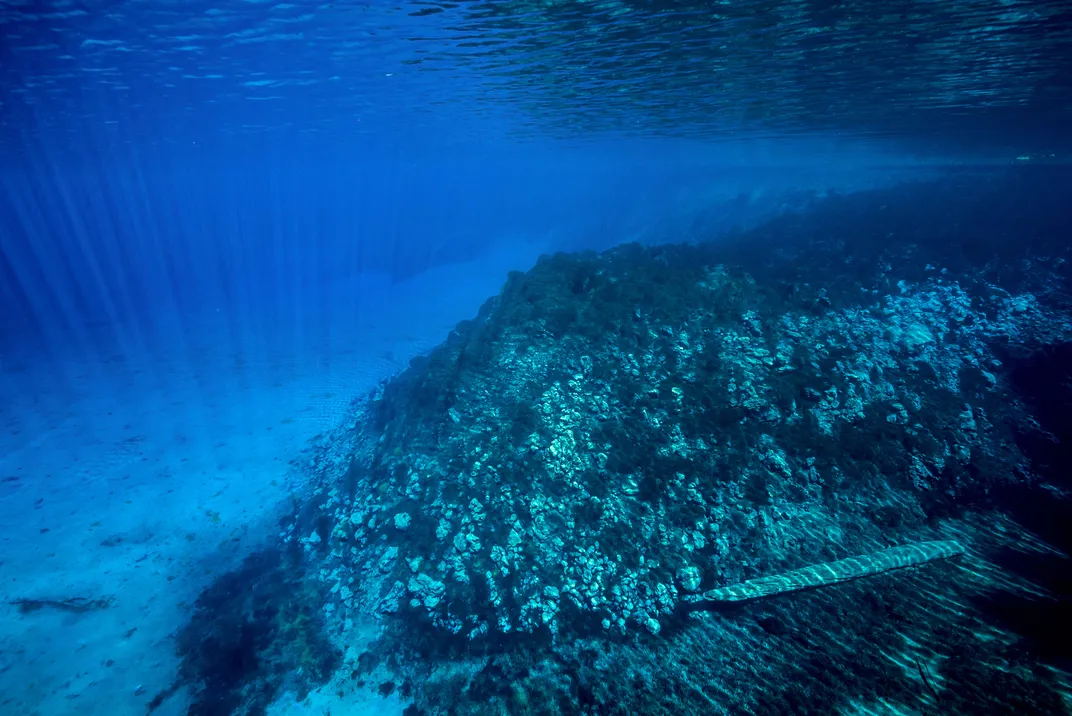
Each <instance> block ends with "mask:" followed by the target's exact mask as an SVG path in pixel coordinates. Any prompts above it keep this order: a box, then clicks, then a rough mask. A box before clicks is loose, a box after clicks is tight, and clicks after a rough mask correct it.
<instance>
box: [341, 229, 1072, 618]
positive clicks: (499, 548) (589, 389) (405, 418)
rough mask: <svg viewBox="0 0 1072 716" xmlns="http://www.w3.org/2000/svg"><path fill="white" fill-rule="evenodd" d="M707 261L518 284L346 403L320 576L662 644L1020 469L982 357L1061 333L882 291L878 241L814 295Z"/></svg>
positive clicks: (1042, 321)
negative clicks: (705, 597) (754, 591)
mask: <svg viewBox="0 0 1072 716" xmlns="http://www.w3.org/2000/svg"><path fill="white" fill-rule="evenodd" d="M724 254H725V252H724V251H722V250H720V249H718V248H716V247H710V246H668V247H659V248H644V247H640V246H636V245H632V246H623V247H620V248H617V249H614V250H611V251H608V252H606V253H603V254H599V255H597V254H592V253H587V254H577V255H562V254H560V255H556V256H553V257H546V258H544V259H542V260H541V261H540V262H539V264H538V265H537V266H536V267H535V268H533V269H532V270H531V271H529V272H528V273H524V274H522V273H513V274H511V275H510V277H509V279H508V281H507V282H506V285H505V286H504V287H503V289H502V292H501V293H500V294H499V295H498V296H496V297H495V298H493V299H491V300H489V301H488V302H487V303H486V304H485V305H484V307H483V308H482V309H481V311H480V314H479V316H478V317H477V318H476V319H474V320H472V321H465V322H463V323H461V324H459V325H458V327H457V328H456V329H455V330H454V331H453V332H452V334H451V335H450V337H449V338H448V340H447V341H446V342H445V343H444V344H443V345H441V346H440V347H438V348H436V349H435V350H433V351H432V352H431V353H430V354H429V355H427V356H425V357H421V358H418V359H416V360H414V361H413V363H412V364H411V366H410V367H409V368H408V369H407V370H406V371H404V372H403V373H402V374H401V375H399V376H397V377H396V378H394V379H393V380H391V381H389V382H387V383H386V384H384V385H382V386H381V387H380V388H379V389H378V390H377V392H376V393H375V394H374V395H373V396H371V397H370V399H369V400H368V401H367V403H365V404H364V405H363V407H362V415H361V416H360V419H359V420H358V424H357V428H356V430H355V431H354V432H353V434H352V440H353V446H354V447H353V451H352V453H353V458H352V459H353V466H352V467H351V468H350V470H349V471H348V474H352V473H355V472H356V473H358V474H359V475H360V476H361V478H360V479H359V480H358V481H357V482H356V483H355V484H354V487H353V491H352V495H347V496H346V497H345V498H344V497H342V496H340V497H338V499H336V500H334V501H330V502H329V506H330V507H332V508H333V512H332V519H333V520H334V521H335V522H336V524H337V529H335V530H333V531H332V532H331V534H332V535H336V538H335V539H336V545H335V549H334V551H333V552H332V554H333V558H332V563H331V564H330V567H329V569H330V570H331V571H332V573H333V574H334V573H335V572H342V573H345V574H349V575H352V576H357V577H358V581H359V582H360V583H361V584H362V585H363V587H362V588H363V589H364V590H366V591H367V592H369V593H370V599H369V603H370V604H383V603H384V602H383V600H384V599H387V602H386V603H388V604H391V605H394V604H395V603H396V601H397V600H396V599H393V598H388V597H390V595H391V594H392V593H397V591H398V589H399V586H398V585H408V586H407V587H406V591H408V592H409V594H410V595H411V597H410V599H409V600H408V603H409V604H410V605H411V607H412V608H413V609H414V610H415V616H416V617H417V618H420V619H426V620H428V621H429V623H430V624H431V625H432V626H434V627H436V628H438V629H440V630H442V631H443V632H444V633H450V634H458V635H463V636H467V637H469V638H480V637H484V636H485V635H488V634H494V633H512V634H517V633H525V632H540V631H547V632H549V633H550V634H552V635H554V634H559V633H560V632H562V631H563V630H574V629H583V628H587V627H586V626H585V625H588V624H600V623H602V624H604V625H606V624H609V625H610V628H611V629H612V630H616V631H619V632H622V631H628V630H632V629H643V630H644V631H647V632H650V633H658V631H659V622H660V620H665V619H666V618H667V617H668V616H669V615H671V614H672V613H673V612H674V611H675V609H677V607H678V606H679V605H680V604H681V603H682V601H683V599H684V596H685V595H686V594H688V593H696V592H698V591H700V590H708V591H709V590H712V589H718V588H720V587H725V586H728V585H732V584H735V583H738V582H742V581H745V580H748V579H750V578H754V577H757V576H762V575H764V574H769V573H773V572H777V571H785V570H786V569H791V568H794V567H798V566H802V565H803V564H808V563H822V562H828V561H831V560H833V559H837V558H840V557H845V556H848V555H851V554H855V553H859V552H860V551H861V548H860V547H858V546H857V545H856V544H854V543H853V542H851V541H848V540H846V539H844V537H843V535H844V534H845V532H846V530H849V529H851V530H853V531H854V532H855V533H856V534H857V535H858V538H857V539H858V540H863V539H864V538H866V539H868V540H870V542H869V544H868V545H867V549H869V550H873V549H875V548H876V544H877V545H878V546H879V547H881V546H889V545H890V544H894V543H896V542H897V541H901V542H907V541H913V540H917V539H921V538H926V537H927V535H926V533H925V530H924V523H925V521H926V520H927V519H928V518H929V517H933V516H937V515H942V514H945V513H947V512H948V511H949V510H951V509H953V508H954V506H955V505H957V504H960V503H961V502H963V501H965V500H969V499H974V498H975V497H976V496H979V495H983V494H985V493H986V492H987V491H988V490H989V489H991V488H992V487H993V486H995V485H997V484H1001V483H1005V482H1009V481H1014V480H1017V479H1023V476H1022V472H1020V471H1018V469H1017V467H1016V466H1017V464H1018V461H1019V457H1018V454H1017V450H1016V447H1015V444H1014V442H1013V441H1012V440H1011V439H1010V433H1009V430H1010V428H1009V425H1010V423H1011V422H1014V421H1015V420H1016V419H1017V416H1018V413H1017V411H1018V408H1017V407H1016V405H1015V404H1010V403H1009V402H1008V401H1006V400H1005V399H1004V398H1003V397H1002V396H1001V393H1000V385H1001V378H1000V375H1001V370H1002V364H1001V361H1000V360H999V359H998V357H997V355H996V354H995V353H994V350H993V346H994V345H995V344H997V343H1000V342H1009V341H1016V342H1025V341H1047V340H1054V339H1056V338H1058V337H1069V336H1072V324H1070V323H1069V322H1068V321H1067V319H1063V318H1062V317H1060V316H1058V315H1056V314H1053V313H1050V312H1048V311H1047V310H1046V309H1045V308H1043V307H1042V306H1041V305H1040V304H1039V303H1038V301H1037V300H1036V299H1035V297H1034V296H1032V295H1030V294H1028V293H1021V294H1009V293H1007V292H1003V291H999V290H997V289H996V288H994V287H993V286H990V285H989V284H987V283H986V282H985V280H984V279H982V278H981V277H972V276H962V277H960V280H955V279H953V278H951V277H950V276H949V275H947V274H945V273H942V272H938V271H932V272H922V271H921V272H919V274H918V276H917V278H916V279H915V280H912V281H908V280H900V281H899V282H897V284H896V285H891V282H890V277H889V276H888V275H887V273H886V269H887V267H888V264H889V262H890V261H892V260H895V259H896V260H898V261H903V260H904V257H903V256H898V255H897V254H896V251H894V250H892V249H891V252H890V253H889V255H888V256H885V257H881V260H875V261H873V262H872V263H871V264H870V265H858V266H855V267H854V268H853V270H852V271H848V269H846V270H845V271H842V272H841V273H840V275H836V273H835V272H834V271H833V270H831V271H830V272H829V274H830V275H829V276H824V275H822V274H821V273H815V274H813V275H812V276H810V278H811V279H812V280H810V281H806V280H804V277H803V276H800V277H798V278H796V279H795V280H787V279H785V278H782V279H780V280H778V281H775V280H774V278H773V277H772V275H771V273H772V269H771V267H770V266H763V265H759V266H753V267H752V268H751V269H747V268H745V267H744V266H742V265H735V264H732V263H728V262H726V258H727V257H726V256H725V255H724ZM891 505H897V507H896V508H895V509H894V508H890V506H891ZM891 509H894V511H895V513H896V514H895V515H894V516H893V517H891V516H890V515H889V514H888V513H889V511H890V510H891ZM353 514H361V515H362V516H364V515H370V517H369V518H368V520H367V523H365V525H364V526H362V525H358V524H356V523H355V521H354V520H353V518H352V515H353ZM377 515H382V517H380V518H377V517H376V516H377ZM875 515H883V517H884V519H883V520H882V521H881V523H880V522H876V520H875V517H874V516H875ZM390 516H393V518H392V517H390ZM891 524H896V525H898V529H897V530H890V529H889V525H891ZM340 531H341V536H340ZM355 544H356V545H357V546H356V547H354V546H353V545H355ZM397 557H401V558H402V559H398V558H397ZM369 565H378V569H377V570H370V568H369ZM377 571H378V572H379V574H378V575H377ZM373 577H375V578H373ZM391 609H392V610H393V606H392V607H391Z"/></svg>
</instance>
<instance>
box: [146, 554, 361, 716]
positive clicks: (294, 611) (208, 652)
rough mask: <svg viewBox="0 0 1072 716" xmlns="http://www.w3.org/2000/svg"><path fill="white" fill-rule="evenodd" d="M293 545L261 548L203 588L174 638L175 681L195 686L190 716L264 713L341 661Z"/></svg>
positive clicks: (320, 680) (306, 688)
mask: <svg viewBox="0 0 1072 716" xmlns="http://www.w3.org/2000/svg"><path fill="white" fill-rule="evenodd" d="M288 552H289V553H288ZM294 552H295V551H294V550H287V549H285V548H284V549H280V548H268V549H265V550H263V551H260V552H257V553H255V554H253V555H251V556H250V557H248V558H247V559H246V560H245V561H244V562H243V564H242V566H241V567H240V568H239V569H237V570H235V571H234V572H230V573H228V574H226V575H224V576H222V577H221V578H219V579H217V580H216V581H215V582H214V583H213V584H212V585H211V586H210V587H209V588H208V589H206V590H205V591H204V592H203V593H202V594H201V596H200V598H199V599H198V601H197V604H196V605H195V609H194V613H193V616H192V618H191V619H190V621H189V623H188V624H186V625H185V626H184V627H183V629H182V630H181V631H180V632H179V635H178V638H177V643H178V651H179V654H180V656H181V657H182V671H181V676H180V680H179V683H177V684H176V685H175V686H173V687H172V692H173V690H174V689H176V688H177V687H178V686H179V685H182V684H186V685H189V686H190V687H191V688H192V690H193V693H194V703H193V705H192V706H191V707H190V709H189V710H188V713H189V714H190V716H223V715H225V714H235V713H242V714H248V715H250V716H255V715H256V714H263V713H265V712H266V709H267V707H268V706H269V704H271V703H272V702H273V701H274V700H275V699H276V698H277V697H278V696H280V695H281V693H282V692H283V691H284V690H285V689H289V690H291V691H293V692H294V694H295V695H296V696H297V698H299V699H301V698H304V697H305V695H306V694H307V693H308V692H309V690H310V689H311V688H313V687H315V686H316V685H318V684H320V683H323V682H324V681H326V680H327V679H328V678H330V676H331V674H332V673H333V672H334V671H335V669H336V668H338V666H339V665H340V664H341V654H340V652H339V651H338V649H337V648H336V647H335V646H334V645H333V644H332V643H331V642H330V641H329V640H328V638H327V636H326V633H325V631H324V615H323V612H322V611H321V607H322V605H323V601H324V594H323V593H322V590H320V589H318V585H317V582H316V581H315V580H312V579H309V578H307V577H306V574H305V567H304V565H303V560H302V559H301V555H300V554H295V553H294ZM168 695H170V692H169V693H166V694H161V695H160V696H159V697H157V698H158V700H157V701H156V702H155V704H154V705H159V703H160V702H161V701H162V700H163V698H166V696H168ZM151 710H152V709H150V711H151Z"/></svg>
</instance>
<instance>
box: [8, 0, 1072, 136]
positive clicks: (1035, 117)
mask: <svg viewBox="0 0 1072 716" xmlns="http://www.w3.org/2000/svg"><path fill="white" fill-rule="evenodd" d="M1070 23H1072V3H1068V2H1064V1H1061V0H1050V1H1047V2H1021V1H1017V0H1003V1H1002V2H991V1H984V0H977V1H958V2H885V1H883V2H880V1H878V0H872V1H867V0H863V1H857V2H831V1H828V0H821V1H809V2H771V1H769V0H752V1H743V2H739V1H735V2H699V1H694V2H690V1H683V2H651V1H643V0H605V1H589V0H515V1H513V2H461V3H402V4H386V3H368V2H365V3H360V2H358V3H347V2H326V3H325V2H320V3H316V2H313V3H310V2H301V1H300V0H299V1H297V2H218V3H196V2H193V3H192V2H73V1H64V2H54V3H47V4H46V3H40V2H29V1H25V2H19V1H15V2H11V1H7V2H3V3H0V32H2V33H3V38H4V42H3V63H2V68H0V79H2V82H3V87H4V91H3V95H2V101H3V107H2V112H3V114H2V117H3V123H4V126H5V128H6V129H7V130H8V131H11V130H16V131H18V132H23V133H25V132H28V131H54V130H69V131H81V130H84V129H85V124H86V123H87V122H90V123H92V124H93V126H94V128H95V129H94V131H99V130H100V127H101V126H104V127H109V126H110V127H115V126H122V125H137V126H146V123H150V124H151V125H152V126H154V127H164V128H166V131H164V132H162V137H163V138H164V139H166V138H167V137H168V136H170V135H174V134H175V133H182V132H185V131H198V130H203V131H210V130H212V131H214V130H215V129H217V128H222V129H223V131H225V132H227V133H256V132H260V131H264V130H266V129H270V128H271V129H277V128H279V127H289V128H293V129H297V130H301V131H304V132H311V133H324V132H328V133H343V134H345V135H347V136H352V135H354V134H355V133H356V134H360V133H368V132H373V131H377V130H378V129H379V128H381V127H383V126H384V125H385V124H388V125H390V126H392V127H394V128H396V129H397V128H399V127H405V129H406V130H407V131H408V132H410V133H412V134H420V133H421V132H426V131H434V130H435V129H436V128H437V127H438V128H440V129H443V127H442V123H443V122H448V121H449V123H450V128H449V132H451V133H458V134H463V135H470V136H472V135H480V134H483V133H488V132H491V131H492V128H496V130H497V131H503V132H507V133H513V134H517V133H522V134H524V133H532V134H535V133H539V134H544V133H552V134H555V135H558V136H578V135H591V134H593V133H603V132H614V133H621V132H627V133H644V134H670V135H683V134H688V135H699V136H704V137H708V138H710V137H715V138H725V137H733V136H736V135H737V134H739V133H741V132H748V133H752V134H754V133H757V132H758V133H767V134H776V135H784V134H792V133H798V132H805V131H812V130H816V129H819V130H824V131H835V132H842V133H846V134H851V135H864V136H894V137H905V136H907V137H912V136H921V137H924V136H930V135H940V136H943V137H945V138H946V139H948V138H950V137H964V136H974V135H978V136H987V137H988V138H989V139H991V140H992V139H993V136H994V135H996V134H1001V135H1003V136H1004V138H1005V139H1009V140H1011V141H1013V142H1014V143H1016V142H1020V143H1029V144H1030V143H1035V144H1038V145H1039V146H1040V147H1043V148H1044V147H1045V146H1046V144H1047V143H1051V144H1052V143H1055V142H1057V140H1058V138H1059V136H1060V134H1061V131H1062V130H1063V128H1064V126H1065V124H1066V123H1068V122H1069V118H1070V107H1072V101H1070V97H1072V59H1070V58H1072V30H1070Z"/></svg>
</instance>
